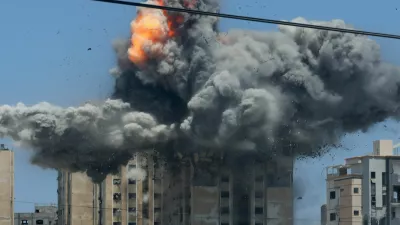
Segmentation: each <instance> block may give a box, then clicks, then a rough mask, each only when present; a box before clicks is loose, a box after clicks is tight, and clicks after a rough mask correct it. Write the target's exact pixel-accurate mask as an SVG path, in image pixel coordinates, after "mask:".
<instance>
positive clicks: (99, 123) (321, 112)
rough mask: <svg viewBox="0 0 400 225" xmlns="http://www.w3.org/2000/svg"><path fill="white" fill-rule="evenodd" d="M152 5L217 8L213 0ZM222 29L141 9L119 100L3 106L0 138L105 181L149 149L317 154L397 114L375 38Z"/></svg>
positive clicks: (125, 56)
mask: <svg viewBox="0 0 400 225" xmlns="http://www.w3.org/2000/svg"><path fill="white" fill-rule="evenodd" d="M147 3H148V4H158V5H168V6H172V7H181V8H184V7H190V8H195V9H201V10H204V11H212V12H216V11H218V10H219V1H217V0H197V1H189V0H164V1H162V0H150V1H148V2H147ZM293 21H294V22H298V23H307V24H315V25H325V26H333V27H340V28H348V27H349V26H348V25H346V24H345V23H344V22H343V21H342V20H332V21H330V22H320V21H307V20H305V19H304V18H296V19H294V20H293ZM217 28H218V19H217V18H215V17H205V16H198V15H190V14H187V13H178V12H167V11H163V10H159V9H148V8H138V13H137V17H136V19H135V20H134V21H132V23H131V31H132V36H131V38H130V39H129V40H118V41H116V42H115V43H114V48H115V52H116V54H117V60H118V64H117V66H116V67H115V68H113V69H111V71H110V72H111V74H113V75H114V76H115V79H116V81H115V89H114V93H113V95H112V96H111V99H109V100H107V101H105V102H104V103H102V104H94V103H87V104H85V105H83V106H79V107H69V108H61V107H58V106H54V105H51V104H50V103H39V104H36V105H33V106H26V105H24V104H22V103H19V104H17V105H15V106H10V105H3V106H0V137H10V138H12V139H13V140H14V141H16V142H18V143H20V144H22V145H27V146H29V147H30V148H32V149H33V150H34V152H35V154H34V156H33V158H32V162H33V163H35V164H38V165H41V166H42V167H49V168H59V169H60V168H63V169H69V170H72V171H85V172H87V174H88V175H89V176H91V177H92V178H93V179H94V180H95V181H101V180H102V179H103V178H104V177H105V176H106V175H107V174H109V173H113V172H116V171H117V169H118V166H119V165H123V164H125V163H126V162H127V161H128V160H129V159H130V157H131V156H132V155H133V154H134V153H136V152H141V151H147V150H149V149H156V150H157V151H158V152H159V153H160V154H161V155H162V156H163V157H165V159H166V160H167V161H168V160H174V159H175V158H180V159H183V158H187V156H189V158H191V160H192V161H193V162H195V161H196V160H197V161H196V162H197V163H199V164H201V163H202V162H203V161H204V160H203V161H202V160H200V158H201V157H200V156H202V155H203V154H200V153H202V152H206V153H207V154H208V153H209V152H215V153H218V154H216V155H219V154H220V153H221V154H224V155H225V157H220V156H218V157H216V158H215V159H214V158H212V157H209V159H211V158H212V159H211V161H210V160H208V161H207V160H205V161H207V162H208V163H219V162H222V161H224V160H226V156H227V155H230V154H241V153H245V154H256V153H257V154H263V155H265V156H269V155H276V154H286V155H288V154H289V155H290V154H294V155H297V156H298V155H304V156H316V155H319V154H321V153H323V152H324V151H326V149H329V148H330V147H331V146H334V145H335V144H337V141H338V140H339V139H340V138H341V136H342V135H344V134H346V133H350V132H355V131H359V130H362V131H365V130H367V129H368V128H369V127H370V126H371V125H373V124H375V123H377V122H381V121H383V120H385V119H387V118H398V115H399V106H400V101H399V100H400V94H399V93H400V89H399V84H400V76H399V72H400V69H399V67H397V66H394V65H390V64H388V63H385V62H383V61H382V58H381V54H380V48H379V45H378V44H377V43H376V42H374V41H373V40H371V39H368V38H367V37H365V36H358V35H354V34H345V33H338V32H332V31H318V30H312V29H303V28H295V27H288V26H279V31H277V32H256V31H248V30H232V31H229V32H228V33H226V34H222V33H220V32H219V30H218V29H217ZM207 154H206V155H207ZM213 168H214V167H213ZM136 175H137V174H134V176H136Z"/></svg>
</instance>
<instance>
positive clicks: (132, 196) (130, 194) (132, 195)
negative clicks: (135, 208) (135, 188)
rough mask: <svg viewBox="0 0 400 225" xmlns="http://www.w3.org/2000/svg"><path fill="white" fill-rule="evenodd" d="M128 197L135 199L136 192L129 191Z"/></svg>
mask: <svg viewBox="0 0 400 225" xmlns="http://www.w3.org/2000/svg"><path fill="white" fill-rule="evenodd" d="M128 198H129V199H134V198H136V193H129V194H128Z"/></svg>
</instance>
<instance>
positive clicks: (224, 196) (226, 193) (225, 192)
mask: <svg viewBox="0 0 400 225" xmlns="http://www.w3.org/2000/svg"><path fill="white" fill-rule="evenodd" d="M221 198H229V191H221Z"/></svg>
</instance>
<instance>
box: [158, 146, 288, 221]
mask: <svg viewBox="0 0 400 225" xmlns="http://www.w3.org/2000/svg"><path fill="white" fill-rule="evenodd" d="M203 157H204V159H205V160H210V156H209V155H207V154H206V153H204V155H203V156H201V155H199V156H198V157H197V158H199V159H198V161H201V158H203ZM278 159H279V160H272V161H268V162H261V161H257V160H254V161H252V163H251V164H245V163H243V162H250V161H251V160H246V159H244V158H243V157H239V158H238V161H236V162H234V165H235V166H236V169H234V167H230V166H229V165H226V166H221V167H218V169H216V170H214V174H212V175H210V176H207V174H208V173H210V172H209V171H206V170H201V168H199V165H196V167H193V166H191V165H186V166H185V168H181V169H180V172H179V173H178V174H173V173H169V175H168V176H170V177H165V178H164V179H163V180H162V181H163V184H164V188H165V189H164V197H163V203H164V204H163V209H162V210H163V223H162V224H165V225H186V224H191V225H242V224H248V225H263V224H264V225H266V224H268V225H292V224H293V194H292V191H293V188H292V180H293V177H292V174H293V172H292V169H293V158H292V157H279V158H278ZM240 161H242V163H240ZM237 165H240V167H238V166H237ZM195 168H196V169H195ZM167 188H168V189H167Z"/></svg>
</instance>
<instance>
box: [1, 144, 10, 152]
mask: <svg viewBox="0 0 400 225" xmlns="http://www.w3.org/2000/svg"><path fill="white" fill-rule="evenodd" d="M0 151H10V149H9V148H7V147H6V146H5V145H4V144H0Z"/></svg>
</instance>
